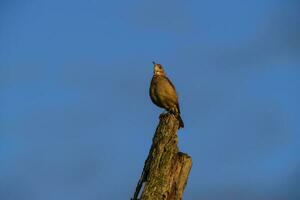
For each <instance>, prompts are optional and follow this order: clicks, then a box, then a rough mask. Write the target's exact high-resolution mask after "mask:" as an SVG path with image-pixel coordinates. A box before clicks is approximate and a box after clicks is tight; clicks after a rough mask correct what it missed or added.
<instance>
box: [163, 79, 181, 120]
mask: <svg viewBox="0 0 300 200" xmlns="http://www.w3.org/2000/svg"><path fill="white" fill-rule="evenodd" d="M165 80H166V81H167V82H168V84H169V85H170V86H171V87H172V89H173V93H174V94H173V95H175V97H176V102H174V103H176V107H177V110H178V113H179V114H180V107H179V103H178V95H177V92H176V88H175V86H174V85H173V83H172V82H171V80H170V79H169V78H168V77H166V76H165Z"/></svg>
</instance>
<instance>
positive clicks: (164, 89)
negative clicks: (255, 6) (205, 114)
mask: <svg viewBox="0 0 300 200" xmlns="http://www.w3.org/2000/svg"><path fill="white" fill-rule="evenodd" d="M152 63H153V65H154V67H153V77H152V79H151V83H150V89H149V95H150V98H151V100H152V102H153V103H154V104H155V105H156V106H158V107H161V108H164V109H165V110H166V111H167V112H169V113H171V114H173V115H175V117H176V118H177V120H178V121H179V128H184V123H183V120H182V118H181V116H180V107H179V103H178V95H177V92H176V89H175V86H174V85H173V83H172V82H171V81H170V79H169V78H168V77H167V75H166V73H165V70H164V68H163V66H162V65H161V64H158V63H155V62H152Z"/></svg>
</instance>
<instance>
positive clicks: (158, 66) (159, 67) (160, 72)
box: [153, 62, 165, 76]
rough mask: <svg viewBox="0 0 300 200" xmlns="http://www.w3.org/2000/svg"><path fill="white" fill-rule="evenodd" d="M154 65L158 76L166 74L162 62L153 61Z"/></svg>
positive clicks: (155, 73) (154, 71)
mask: <svg viewBox="0 0 300 200" xmlns="http://www.w3.org/2000/svg"><path fill="white" fill-rule="evenodd" d="M153 65H154V70H153V73H154V75H157V76H164V75H165V70H164V68H163V67H162V65H161V64H158V63H155V62H153Z"/></svg>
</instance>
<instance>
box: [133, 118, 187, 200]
mask: <svg viewBox="0 0 300 200" xmlns="http://www.w3.org/2000/svg"><path fill="white" fill-rule="evenodd" d="M178 127H179V123H178V120H177V119H176V118H175V117H174V115H172V114H164V115H161V116H160V122H159V125H158V126H157V128H156V132H155V135H154V137H153V140H152V146H151V149H150V151H149V154H148V158H147V159H146V161H145V165H144V169H143V172H142V174H141V177H140V180H139V182H138V184H137V187H136V190H135V193H134V197H133V198H132V200H138V196H139V194H140V190H141V189H142V188H143V191H142V193H141V195H140V198H139V199H140V200H181V199H182V195H183V191H184V188H185V186H186V183H187V179H188V176H189V173H190V170H191V167H192V158H191V157H190V156H189V155H187V154H185V153H181V152H179V149H178V146H177V144H178V137H177V131H178Z"/></svg>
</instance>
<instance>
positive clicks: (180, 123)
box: [177, 114, 184, 128]
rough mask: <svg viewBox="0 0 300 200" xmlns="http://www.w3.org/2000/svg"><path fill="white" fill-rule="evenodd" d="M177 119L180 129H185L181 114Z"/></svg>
mask: <svg viewBox="0 0 300 200" xmlns="http://www.w3.org/2000/svg"><path fill="white" fill-rule="evenodd" d="M177 119H178V121H179V128H184V123H183V120H182V118H181V116H180V114H177Z"/></svg>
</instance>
